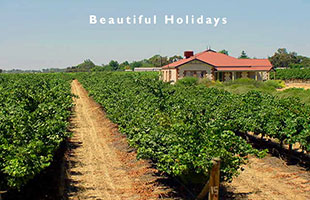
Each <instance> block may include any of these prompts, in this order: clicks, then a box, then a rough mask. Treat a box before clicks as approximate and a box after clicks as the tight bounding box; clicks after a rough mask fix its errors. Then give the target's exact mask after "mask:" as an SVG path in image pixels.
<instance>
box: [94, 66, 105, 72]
mask: <svg viewBox="0 0 310 200" xmlns="http://www.w3.org/2000/svg"><path fill="white" fill-rule="evenodd" d="M91 71H92V72H102V71H105V69H104V67H103V66H99V65H96V66H95V67H93V68H91Z"/></svg>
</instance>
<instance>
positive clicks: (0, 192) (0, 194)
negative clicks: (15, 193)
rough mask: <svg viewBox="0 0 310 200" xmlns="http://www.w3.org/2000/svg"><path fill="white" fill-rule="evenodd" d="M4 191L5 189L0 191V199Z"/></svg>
mask: <svg viewBox="0 0 310 200" xmlns="http://www.w3.org/2000/svg"><path fill="white" fill-rule="evenodd" d="M4 193H6V191H0V200H2V194H4Z"/></svg>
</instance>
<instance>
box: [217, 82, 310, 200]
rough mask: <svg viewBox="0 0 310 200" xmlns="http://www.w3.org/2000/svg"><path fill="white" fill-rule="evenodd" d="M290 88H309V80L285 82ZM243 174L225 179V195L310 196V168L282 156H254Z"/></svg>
mask: <svg viewBox="0 0 310 200" xmlns="http://www.w3.org/2000/svg"><path fill="white" fill-rule="evenodd" d="M288 88H305V89H310V84H309V83H286V87H285V88H283V89H281V90H285V89H288ZM243 168H244V170H243V171H241V172H240V175H239V176H238V177H236V178H234V179H233V181H232V182H231V183H224V184H223V185H224V186H225V187H226V190H227V195H226V197H225V199H255V200H265V199H268V200H309V199H310V172H309V171H308V170H307V169H306V168H305V167H301V166H298V165H288V164H287V162H286V161H284V160H282V159H281V158H278V157H274V156H271V155H268V156H267V157H265V158H263V159H258V158H255V157H251V158H250V159H249V163H248V164H247V165H245V166H244V167H243Z"/></svg>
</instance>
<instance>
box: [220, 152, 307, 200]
mask: <svg viewBox="0 0 310 200" xmlns="http://www.w3.org/2000/svg"><path fill="white" fill-rule="evenodd" d="M224 185H225V186H226V187H227V188H228V193H231V198H227V199H255V200H266V199H268V200H309V199H310V173H309V171H307V170H306V169H304V168H302V167H299V166H296V165H287V164H286V162H285V161H283V160H281V159H280V158H276V157H273V156H270V155H268V156H267V157H265V158H263V159H258V158H254V157H252V158H250V161H249V163H248V164H247V165H245V166H244V170H243V171H242V172H241V174H240V175H239V176H238V177H236V178H234V179H233V181H232V183H226V184H224Z"/></svg>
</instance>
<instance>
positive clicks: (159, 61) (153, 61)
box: [149, 55, 169, 67]
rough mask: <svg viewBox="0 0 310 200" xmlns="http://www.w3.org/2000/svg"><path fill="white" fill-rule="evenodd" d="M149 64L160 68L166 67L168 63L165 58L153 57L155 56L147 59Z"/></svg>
mask: <svg viewBox="0 0 310 200" xmlns="http://www.w3.org/2000/svg"><path fill="white" fill-rule="evenodd" d="M149 62H150V63H151V64H152V65H153V66H154V67H161V66H164V65H167V64H168V63H169V61H168V57H167V56H165V57H163V56H160V55H155V56H153V57H151V58H149Z"/></svg>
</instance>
